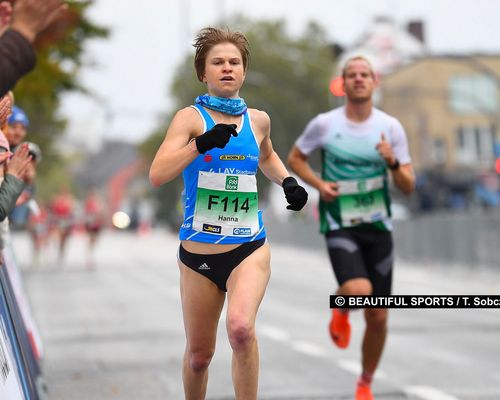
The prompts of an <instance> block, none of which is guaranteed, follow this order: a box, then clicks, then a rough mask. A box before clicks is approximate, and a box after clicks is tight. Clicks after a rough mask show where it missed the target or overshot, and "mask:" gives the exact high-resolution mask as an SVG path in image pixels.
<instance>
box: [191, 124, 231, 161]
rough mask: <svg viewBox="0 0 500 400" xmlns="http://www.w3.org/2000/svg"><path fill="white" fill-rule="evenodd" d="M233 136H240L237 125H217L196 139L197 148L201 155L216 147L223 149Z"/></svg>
mask: <svg viewBox="0 0 500 400" xmlns="http://www.w3.org/2000/svg"><path fill="white" fill-rule="evenodd" d="M231 135H233V136H238V132H236V125H235V124H217V125H215V126H214V127H213V128H212V129H210V130H208V131H206V132H205V133H204V134H203V135H200V136H198V137H197V138H196V139H195V142H196V148H197V149H198V152H200V153H201V154H204V153H206V152H207V151H208V150H212V149H213V148H214V147H218V148H219V149H223V148H224V147H226V144H227V142H229V139H230V138H231Z"/></svg>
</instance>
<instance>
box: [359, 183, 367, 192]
mask: <svg viewBox="0 0 500 400" xmlns="http://www.w3.org/2000/svg"><path fill="white" fill-rule="evenodd" d="M358 191H360V192H366V181H364V180H359V181H358Z"/></svg>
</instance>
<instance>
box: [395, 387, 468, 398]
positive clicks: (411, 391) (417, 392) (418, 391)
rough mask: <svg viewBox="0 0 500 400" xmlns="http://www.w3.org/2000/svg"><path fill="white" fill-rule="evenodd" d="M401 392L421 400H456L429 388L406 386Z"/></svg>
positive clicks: (449, 395)
mask: <svg viewBox="0 0 500 400" xmlns="http://www.w3.org/2000/svg"><path fill="white" fill-rule="evenodd" d="M403 391H404V392H405V393H406V394H408V395H411V396H417V397H420V398H421V399H422V400H458V398H457V397H455V396H452V395H451V394H447V393H444V392H442V391H441V390H438V389H436V388H433V387H430V386H406V387H404V388H403Z"/></svg>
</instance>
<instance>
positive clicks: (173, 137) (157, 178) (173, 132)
mask: <svg viewBox="0 0 500 400" xmlns="http://www.w3.org/2000/svg"><path fill="white" fill-rule="evenodd" d="M202 130H203V125H202V122H201V119H200V117H199V116H198V114H197V112H196V110H194V109H193V108H191V107H187V108H184V109H182V110H180V111H178V112H177V114H176V115H175V117H174V119H173V120H172V123H171V124H170V127H169V128H168V130H167V134H166V135H165V139H164V140H163V143H162V144H161V146H160V148H159V149H158V151H157V152H156V156H155V158H154V160H153V162H152V164H151V168H150V170H149V181H150V182H151V185H153V186H154V187H158V186H160V185H163V184H164V183H167V182H170V181H171V180H173V179H174V178H176V177H177V176H178V175H179V174H180V173H181V172H182V171H183V170H184V169H185V168H186V167H187V166H188V165H189V164H190V163H191V161H193V160H194V159H195V158H196V157H197V156H199V155H200V153H199V152H198V150H197V148H196V144H195V143H194V141H192V142H190V139H191V138H193V137H195V136H196V135H197V134H199V133H200V132H201V131H202Z"/></svg>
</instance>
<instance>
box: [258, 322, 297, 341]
mask: <svg viewBox="0 0 500 400" xmlns="http://www.w3.org/2000/svg"><path fill="white" fill-rule="evenodd" d="M258 331H259V334H261V335H262V336H265V337H267V338H268V339H271V340H275V341H277V342H288V341H290V334H289V333H288V332H287V331H285V330H283V329H280V328H276V327H275V326H271V325H259V328H258Z"/></svg>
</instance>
